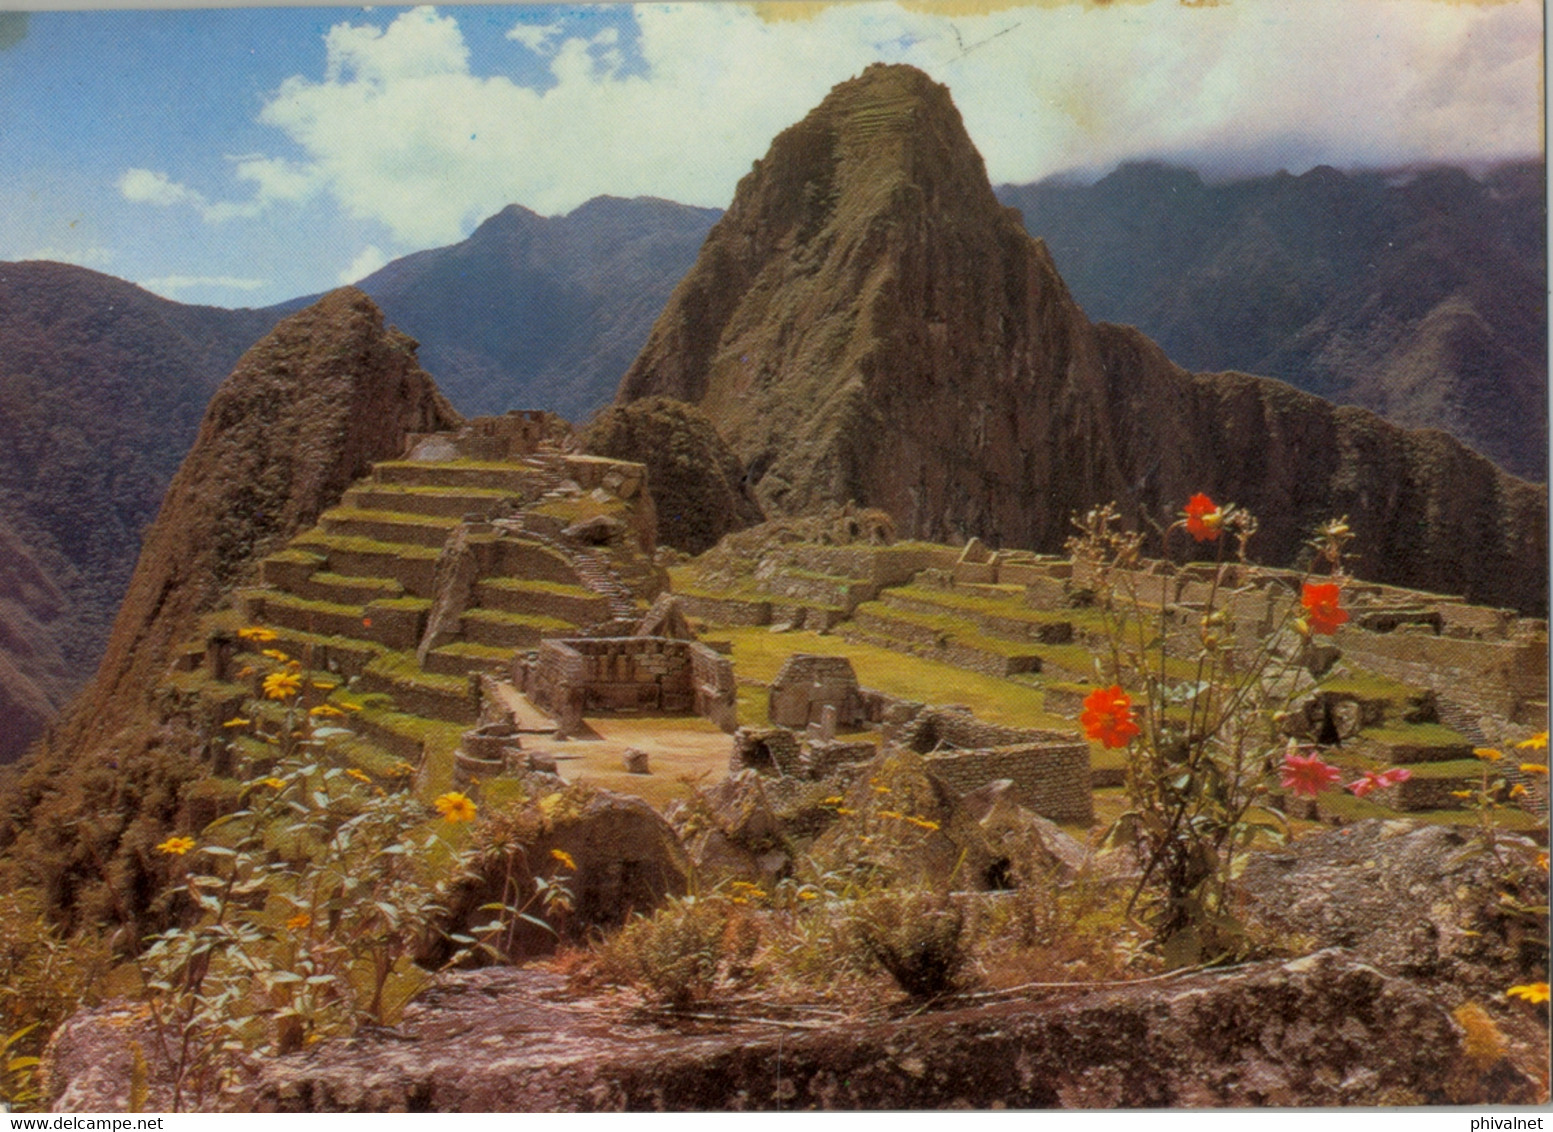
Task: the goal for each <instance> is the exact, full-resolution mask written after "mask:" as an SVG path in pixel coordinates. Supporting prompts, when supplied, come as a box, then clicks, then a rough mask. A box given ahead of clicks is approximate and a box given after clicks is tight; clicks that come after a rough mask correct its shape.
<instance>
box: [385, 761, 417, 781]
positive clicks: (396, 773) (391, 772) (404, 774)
mask: <svg viewBox="0 0 1553 1132" xmlns="http://www.w3.org/2000/svg"><path fill="white" fill-rule="evenodd" d="M414 773H415V768H414V767H413V766H411V765H410V764H409V763H407V762H405V761H404V760H403V759H400V760H399V761H398V762H396V763H395V764H394V765H393V766H391V767H389V768H388V777H390V778H409V777H410V776H411V775H412V774H414Z"/></svg>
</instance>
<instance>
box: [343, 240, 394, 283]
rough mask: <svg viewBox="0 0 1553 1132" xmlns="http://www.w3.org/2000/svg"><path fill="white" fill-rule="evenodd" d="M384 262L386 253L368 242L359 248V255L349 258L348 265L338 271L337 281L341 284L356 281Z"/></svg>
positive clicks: (386, 259) (386, 258)
mask: <svg viewBox="0 0 1553 1132" xmlns="http://www.w3.org/2000/svg"><path fill="white" fill-rule="evenodd" d="M386 263H388V255H387V254H386V253H384V252H383V250H382V249H381V248H379V247H378V246H377V245H376V244H368V245H367V246H366V247H364V248H362V249H361V254H360V255H358V256H357V257H356V258H355V259H353V260H351V263H350V266H349V267H347V268H346V269H345V270H344V271H342V272H340V274H339V281H340V282H341V283H342V284H344V283H358V282H360V281H361V280H363V279H365V278H366V277H367V276H369V275H371V274H372V273H373V272H374V271H376V270H377V269H378V268H380V267H382V266H384V265H385V264H386Z"/></svg>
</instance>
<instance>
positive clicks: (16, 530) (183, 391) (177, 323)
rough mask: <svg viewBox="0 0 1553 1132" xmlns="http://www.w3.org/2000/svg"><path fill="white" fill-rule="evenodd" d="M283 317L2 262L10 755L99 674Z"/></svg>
mask: <svg viewBox="0 0 1553 1132" xmlns="http://www.w3.org/2000/svg"><path fill="white" fill-rule="evenodd" d="M274 321H275V316H273V315H270V314H267V313H265V312H262V311H251V310H238V311H231V310H223V309H221V308H218V307H197V306H189V305H186V304H183V303H175V302H171V301H169V300H167V299H161V298H158V297H157V296H155V295H152V294H150V293H149V292H147V291H144V290H142V289H141V288H139V287H136V286H134V285H133V284H131V283H126V282H125V281H123V280H122V279H115V278H114V277H112V276H110V275H103V274H101V273H99V272H95V271H88V270H86V269H85V268H80V267H74V266H70V265H68V264H60V263H45V262H29V263H0V452H3V453H4V457H3V458H0V526H3V527H4V534H5V537H4V540H3V544H4V545H3V549H4V551H6V552H8V553H7V555H6V557H7V558H8V560H9V561H8V565H7V566H6V567H3V568H0V763H3V762H6V761H9V760H10V759H13V758H15V757H16V756H17V755H19V754H20V753H21V751H22V750H23V749H24V748H25V746H26V744H27V743H28V742H30V741H31V739H32V738H34V737H35V736H36V735H37V734H38V731H39V729H40V727H41V724H42V722H43V721H44V720H45V719H47V718H48V716H49V715H50V714H51V713H52V712H53V711H55V710H58V708H59V707H61V706H62V705H63V703H64V702H65V700H66V699H67V698H68V697H69V696H70V695H71V694H72V693H73V692H74V691H75V690H76V689H77V688H79V687H80V686H81V685H82V684H84V683H85V682H86V680H87V679H88V678H89V677H90V676H91V674H92V671H93V670H94V669H95V668H96V666H97V660H98V657H99V656H100V655H101V652H102V647H103V643H104V641H105V640H106V638H107V633H108V627H109V625H110V624H111V623H112V620H113V617H114V614H115V612H116V610H117V608H118V604H119V600H120V598H121V597H122V596H123V594H124V590H125V588H126V587H127V586H128V584H129V577H130V573H131V571H133V570H134V567H135V557H136V555H137V553H138V552H139V549H140V536H141V532H142V531H143V530H144V529H145V528H146V526H147V525H148V524H149V523H150V522H151V519H152V517H153V516H155V514H156V511H157V508H158V507H159V506H160V505H161V502H162V494H163V492H165V491H166V489H167V483H168V480H169V479H170V478H171V477H172V474H173V471H174V470H175V469H176V468H177V467H178V462H179V461H180V460H182V459H183V457H184V454H185V453H186V452H187V451H188V449H189V445H190V443H191V442H192V441H193V439H194V434H195V431H196V429H198V427H199V421H200V417H201V416H202V415H203V414H204V412H205V406H206V403H207V402H208V401H209V400H210V396H211V394H212V392H213V391H214V390H215V388H216V386H217V385H218V384H219V383H220V381H221V379H222V378H223V377H225V376H226V374H227V372H228V371H230V370H231V368H232V366H233V364H234V363H235V362H236V361H237V359H238V357H239V356H240V355H241V354H242V352H243V351H244V350H246V349H247V348H248V347H249V346H250V345H251V344H252V343H253V341H254V340H255V339H256V338H257V337H259V335H261V334H263V333H264V332H265V331H266V330H268V329H269V327H270V326H271V325H272V324H273V322H274Z"/></svg>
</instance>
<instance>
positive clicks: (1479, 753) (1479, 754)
mask: <svg viewBox="0 0 1553 1132" xmlns="http://www.w3.org/2000/svg"><path fill="white" fill-rule="evenodd" d="M1472 756H1473V758H1478V759H1482V760H1483V761H1484V762H1487V763H1496V762H1498V761H1499V760H1500V759H1502V758H1504V755H1503V754H1502V753H1500V752H1499V751H1496V750H1494V748H1492V747H1474V748H1473V749H1472Z"/></svg>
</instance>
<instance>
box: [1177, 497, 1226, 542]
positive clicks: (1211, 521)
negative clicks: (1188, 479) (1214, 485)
mask: <svg viewBox="0 0 1553 1132" xmlns="http://www.w3.org/2000/svg"><path fill="white" fill-rule="evenodd" d="M1223 524H1224V512H1223V511H1221V510H1219V505H1218V504H1217V503H1215V502H1214V501H1213V500H1211V499H1209V498H1208V497H1207V496H1206V495H1204V494H1203V493H1202V492H1200V491H1199V492H1198V493H1197V494H1196V495H1194V496H1192V498H1190V499H1188V500H1187V501H1186V533H1187V534H1189V535H1191V536H1192V537H1193V538H1194V539H1196V540H1197V541H1198V542H1214V541H1215V540H1217V539H1218V537H1219V528H1220V527H1221V526H1222V525H1223Z"/></svg>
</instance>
